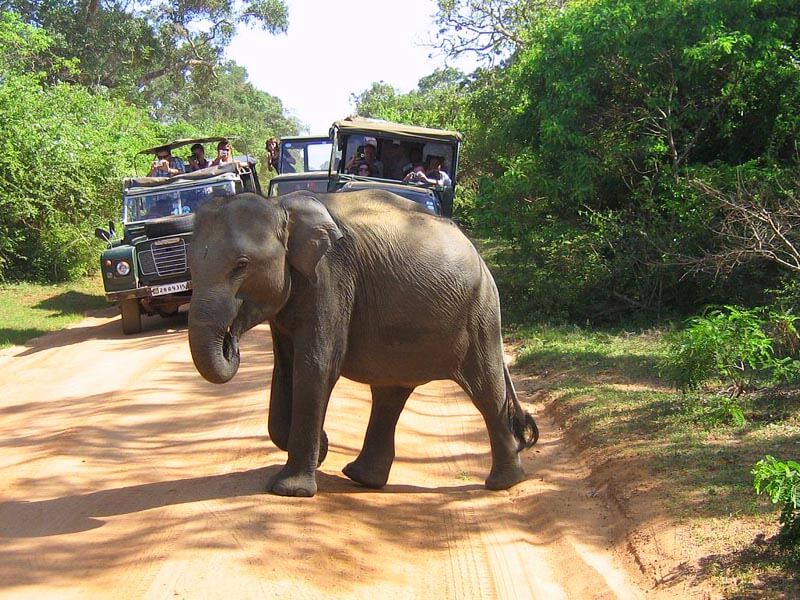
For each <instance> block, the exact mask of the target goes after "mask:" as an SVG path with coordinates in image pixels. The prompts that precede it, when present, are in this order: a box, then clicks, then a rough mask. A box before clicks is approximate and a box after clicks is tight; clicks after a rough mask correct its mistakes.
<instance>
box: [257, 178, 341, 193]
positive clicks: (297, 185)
mask: <svg viewBox="0 0 800 600" xmlns="http://www.w3.org/2000/svg"><path fill="white" fill-rule="evenodd" d="M327 189H328V180H327V179H292V180H290V181H289V180H287V181H276V180H274V179H273V180H272V181H270V183H269V195H270V196H283V195H284V194H290V193H292V192H296V191H298V190H308V191H310V192H325V191H327Z"/></svg>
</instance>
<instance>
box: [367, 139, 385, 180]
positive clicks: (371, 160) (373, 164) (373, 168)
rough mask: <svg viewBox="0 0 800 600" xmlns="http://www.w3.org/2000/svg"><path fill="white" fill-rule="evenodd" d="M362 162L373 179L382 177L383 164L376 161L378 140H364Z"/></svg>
mask: <svg viewBox="0 0 800 600" xmlns="http://www.w3.org/2000/svg"><path fill="white" fill-rule="evenodd" d="M364 161H365V162H366V163H367V164H368V165H369V170H370V172H371V173H372V176H373V177H383V163H382V162H381V161H379V160H378V140H376V139H375V138H374V137H366V138H364Z"/></svg>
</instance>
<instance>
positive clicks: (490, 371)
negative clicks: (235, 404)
mask: <svg viewBox="0 0 800 600" xmlns="http://www.w3.org/2000/svg"><path fill="white" fill-rule="evenodd" d="M189 260H190V267H191V272H192V287H193V292H192V302H191V306H190V310H189V344H190V348H191V352H192V358H193V360H194V363H195V366H196V367H197V370H198V371H199V372H200V373H201V374H202V375H203V377H205V378H206V379H208V380H209V381H211V382H213V383H224V382H226V381H228V380H229V379H230V378H231V377H233V376H234V375H235V374H236V370H237V369H238V367H239V345H238V339H239V336H241V335H242V334H243V333H244V332H245V331H247V330H248V329H250V328H251V327H253V326H255V325H257V324H258V323H261V322H264V321H268V322H269V324H270V327H271V330H272V339H273V345H274V354H275V368H274V372H273V376H272V390H271V397H270V409H269V434H270V437H271V438H272V441H273V442H274V443H275V444H276V445H277V446H278V447H279V448H281V449H283V450H287V451H288V460H287V462H286V465H285V466H284V467H283V469H282V470H281V471H280V473H278V475H277V476H275V478H274V479H273V480H272V482H271V483H270V487H271V490H272V491H273V492H274V493H276V494H280V495H285V496H313V495H314V494H315V493H316V491H317V483H316V469H317V467H318V465H319V464H321V462H322V461H323V460H324V458H325V455H326V453H327V445H328V444H327V437H326V435H325V432H324V431H323V428H322V427H323V422H324V419H325V412H326V409H327V406H328V399H329V397H330V393H331V390H332V389H333V386H334V384H335V383H336V381H337V379H338V378H339V376H340V375H344V376H345V377H348V378H349V379H352V380H355V381H359V382H363V383H367V384H369V385H370V386H371V388H372V399H373V404H372V412H371V416H370V420H369V425H368V427H367V432H366V437H365V440H364V446H363V448H362V450H361V453H360V454H359V455H358V457H357V458H356V460H355V461H353V462H352V463H350V464H349V465H347V467H345V469H344V473H345V474H346V475H347V476H348V477H350V478H351V479H353V480H354V481H356V482H358V483H361V484H363V485H365V486H369V487H381V486H383V485H384V484H385V483H386V481H387V479H388V477H389V470H390V468H391V465H392V462H393V460H394V455H395V448H394V433H395V426H396V424H397V420H398V418H399V416H400V412H401V411H402V410H403V406H404V405H405V402H406V400H407V399H408V397H409V396H410V395H411V392H412V391H413V390H414V388H415V387H416V386H418V385H422V384H424V383H426V382H428V381H432V380H437V379H452V380H454V381H456V382H457V383H458V384H459V385H460V386H461V387H462V388H463V389H464V391H466V393H467V394H469V396H470V397H471V398H472V401H473V403H474V404H475V406H476V407H477V408H478V410H479V411H480V413H481V415H482V416H483V418H484V421H485V423H486V427H487V429H488V432H489V441H490V444H491V452H492V468H491V472H490V474H489V477H488V478H487V480H486V487H487V488H490V489H505V488H508V487H510V486H512V485H514V484H515V483H517V482H519V481H521V480H522V479H523V477H524V473H523V470H522V467H521V465H520V460H519V456H518V452H519V450H520V449H522V448H523V447H528V446H530V445H532V444H533V443H535V442H536V439H537V438H538V431H537V429H536V424H535V423H534V421H533V418H532V417H531V416H530V415H529V414H528V413H526V412H524V411H523V410H522V408H521V407H520V405H519V402H518V401H517V399H516V395H515V393H514V390H513V386H512V385H511V380H510V378H509V376H508V370H507V369H506V367H505V364H504V362H503V346H502V340H501V336H500V306H499V300H498V295H497V289H496V287H495V285H494V281H493V280H492V277H491V275H490V274H489V271H488V270H487V268H486V265H485V264H484V263H483V260H481V258H480V256H479V255H478V253H477V252H476V251H475V248H474V247H473V246H472V244H471V243H470V242H469V241H468V240H467V238H466V237H465V236H464V235H463V234H462V233H461V232H460V231H459V229H458V228H457V227H456V226H455V225H453V223H452V222H450V221H449V220H446V219H442V218H439V217H435V216H433V215H431V214H429V213H428V212H427V211H425V210H424V209H422V208H420V207H419V206H418V205H416V204H415V203H413V202H410V201H407V200H405V199H403V198H400V197H398V196H395V195H393V194H389V193H388V192H383V191H364V192H352V193H348V194H319V195H315V196H312V195H311V194H309V193H304V192H299V193H295V194H290V195H287V196H282V197H281V198H280V200H275V199H272V200H268V199H265V198H262V197H260V196H257V195H254V194H241V195H239V196H238V197H236V198H234V199H232V200H231V199H215V200H213V201H211V202H209V203H208V204H206V205H205V206H204V207H203V208H202V209H201V210H200V211H199V212H198V213H197V215H196V222H195V228H194V234H193V239H192V244H191V251H190V257H189Z"/></svg>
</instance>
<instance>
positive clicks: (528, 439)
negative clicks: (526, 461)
mask: <svg viewBox="0 0 800 600" xmlns="http://www.w3.org/2000/svg"><path fill="white" fill-rule="evenodd" d="M503 375H504V376H505V379H506V409H507V410H508V425H509V428H510V429H511V431H512V432H513V433H514V437H515V438H517V441H518V442H519V445H518V446H517V452H521V451H522V450H525V449H526V448H530V447H531V446H533V445H534V444H535V443H536V442H537V441H539V428H538V427H537V426H536V421H535V420H534V419H533V416H532V415H531V414H530V413H529V412H528V411H526V410H525V409H524V408H522V406H521V405H520V403H519V399H518V398H517V392H516V390H515V389H514V383H513V382H512V381H511V374H510V373H509V372H508V367H507V366H506V365H505V364H503Z"/></svg>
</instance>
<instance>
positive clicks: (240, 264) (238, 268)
mask: <svg viewBox="0 0 800 600" xmlns="http://www.w3.org/2000/svg"><path fill="white" fill-rule="evenodd" d="M249 264H250V261H249V260H248V259H247V258H245V257H241V258H239V259H238V260H237V261H236V264H235V265H234V267H233V275H241V274H242V273H244V272H245V271H246V270H247V266H248V265H249Z"/></svg>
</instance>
